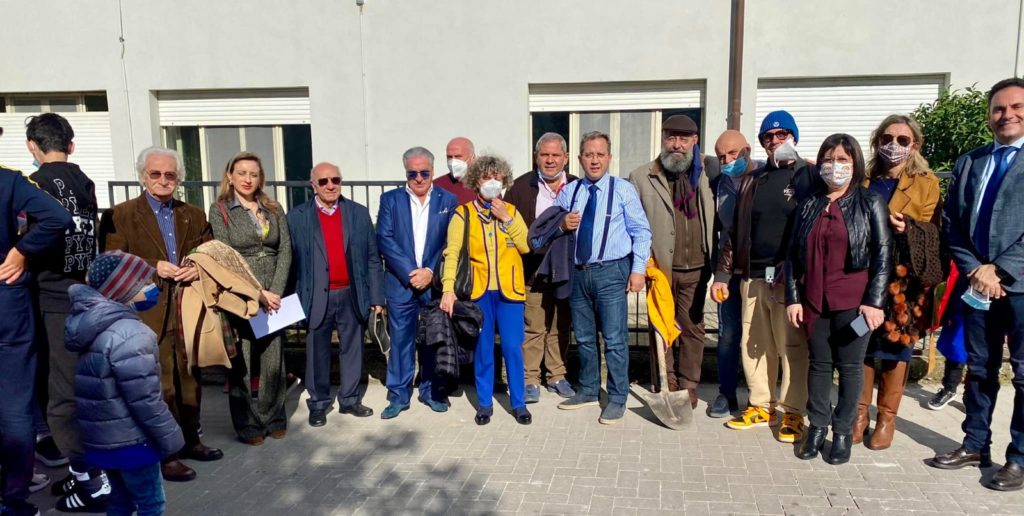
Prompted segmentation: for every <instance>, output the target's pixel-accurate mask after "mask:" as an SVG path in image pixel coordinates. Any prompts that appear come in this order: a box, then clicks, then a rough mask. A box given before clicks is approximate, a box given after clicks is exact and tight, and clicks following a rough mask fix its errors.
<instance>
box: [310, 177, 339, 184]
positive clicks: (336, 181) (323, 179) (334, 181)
mask: <svg viewBox="0 0 1024 516" xmlns="http://www.w3.org/2000/svg"><path fill="white" fill-rule="evenodd" d="M327 183H331V184H333V185H340V184H341V178H340V177H338V176H334V177H321V178H320V179H317V180H316V184H318V185H320V186H327Z"/></svg>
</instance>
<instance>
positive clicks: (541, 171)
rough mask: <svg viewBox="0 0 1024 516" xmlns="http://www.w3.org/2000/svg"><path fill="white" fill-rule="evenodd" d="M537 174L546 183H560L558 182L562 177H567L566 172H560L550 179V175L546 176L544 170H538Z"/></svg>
mask: <svg viewBox="0 0 1024 516" xmlns="http://www.w3.org/2000/svg"><path fill="white" fill-rule="evenodd" d="M537 174H539V175H540V177H541V178H542V179H544V180H545V181H558V180H560V179H562V177H564V176H565V171H564V170H559V171H558V173H557V174H555V175H553V176H550V177H548V175H547V174H545V173H544V171H543V170H541V169H537Z"/></svg>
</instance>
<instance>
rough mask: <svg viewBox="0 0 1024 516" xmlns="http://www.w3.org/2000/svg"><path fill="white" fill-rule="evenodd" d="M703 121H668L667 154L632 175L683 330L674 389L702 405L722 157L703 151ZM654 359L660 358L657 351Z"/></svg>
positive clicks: (668, 359) (672, 367)
mask: <svg viewBox="0 0 1024 516" xmlns="http://www.w3.org/2000/svg"><path fill="white" fill-rule="evenodd" d="M697 133H698V129H697V124H696V123H695V122H694V121H693V119H691V118H690V117H688V116H686V115H675V116H671V117H669V118H668V119H667V120H665V121H664V122H663V123H662V129H661V154H660V155H659V156H658V157H657V158H655V159H654V160H652V161H651V162H650V163H647V164H646V165H643V166H642V167H640V168H638V169H636V170H634V171H633V172H631V173H630V174H629V180H630V182H632V183H633V185H634V186H636V189H637V192H638V193H639V194H640V203H641V204H642V205H643V207H644V212H645V213H646V214H647V220H649V221H650V223H651V232H652V233H653V235H654V236H653V242H652V244H651V254H652V256H653V257H654V260H655V262H657V266H658V268H659V269H660V270H661V272H662V273H664V274H665V277H666V278H669V280H670V281H671V283H672V294H673V298H674V299H675V311H676V314H675V315H676V322H677V324H678V325H679V328H680V329H681V330H682V332H683V333H682V334H681V335H680V336H679V338H678V339H677V340H676V342H675V343H674V345H673V346H672V347H670V348H669V349H668V350H667V351H666V353H665V367H666V369H667V370H668V371H667V372H668V386H669V390H671V391H677V390H681V389H686V390H687V391H689V393H690V402H691V403H692V404H693V407H694V408H696V407H697V384H698V383H700V366H701V361H702V359H703V357H704V299H705V297H706V295H707V285H708V280H709V279H710V278H711V267H710V259H711V250H712V247H711V245H712V243H711V242H712V240H711V234H712V230H713V229H714V221H715V202H714V197H713V196H712V193H711V180H712V179H714V178H715V177H717V176H718V174H719V164H718V159H717V158H716V157H715V156H704V155H702V154H701V153H700V145H699V143H698V142H699V136H698V134H697ZM652 358H656V356H653V357H652Z"/></svg>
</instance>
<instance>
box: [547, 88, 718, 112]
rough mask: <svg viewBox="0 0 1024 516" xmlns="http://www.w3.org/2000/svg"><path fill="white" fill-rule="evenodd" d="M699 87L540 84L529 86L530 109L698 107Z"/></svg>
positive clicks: (620, 109)
mask: <svg viewBox="0 0 1024 516" xmlns="http://www.w3.org/2000/svg"><path fill="white" fill-rule="evenodd" d="M701 91H702V90H701V86H700V85H695V84H686V83H646V84H640V83H637V84H619V83H610V84H540V85H532V86H530V112H531V113H538V112H550V111H569V112H587V111H641V110H655V109H662V110H664V109H683V108H699V107H701Z"/></svg>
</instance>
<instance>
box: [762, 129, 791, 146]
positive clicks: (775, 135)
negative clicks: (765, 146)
mask: <svg viewBox="0 0 1024 516" xmlns="http://www.w3.org/2000/svg"><path fill="white" fill-rule="evenodd" d="M790 134H793V133H790V132H789V131H787V130H785V129H783V130H781V131H772V132H768V133H764V134H762V135H761V141H762V142H764V143H771V142H772V141H774V140H779V141H780V142H784V141H786V138H789V135H790Z"/></svg>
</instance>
